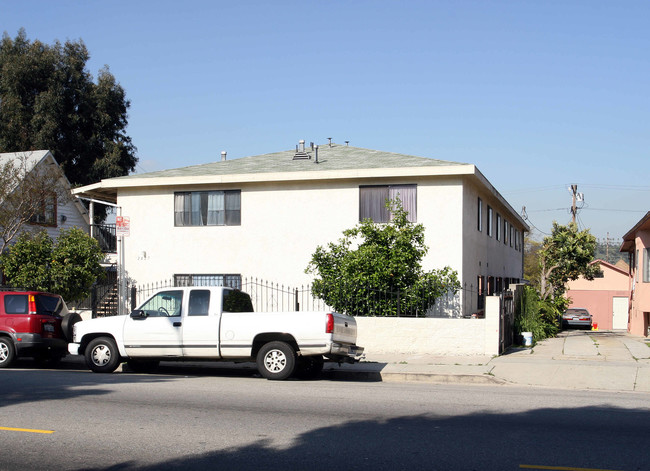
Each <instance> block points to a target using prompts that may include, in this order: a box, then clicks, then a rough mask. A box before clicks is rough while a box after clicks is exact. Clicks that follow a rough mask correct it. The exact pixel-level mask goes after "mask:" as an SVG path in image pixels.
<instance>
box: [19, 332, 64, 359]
mask: <svg viewBox="0 0 650 471" xmlns="http://www.w3.org/2000/svg"><path fill="white" fill-rule="evenodd" d="M14 345H16V354H17V355H18V356H26V357H28V356H32V355H42V354H51V355H56V356H65V355H66V354H67V353H68V342H67V341H65V340H64V339H48V338H43V337H41V336H40V335H39V334H28V333H24V334H21V333H18V334H14Z"/></svg>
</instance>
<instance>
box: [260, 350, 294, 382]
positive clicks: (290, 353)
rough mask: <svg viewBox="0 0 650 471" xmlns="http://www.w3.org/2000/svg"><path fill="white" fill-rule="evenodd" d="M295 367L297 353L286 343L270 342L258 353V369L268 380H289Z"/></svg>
mask: <svg viewBox="0 0 650 471" xmlns="http://www.w3.org/2000/svg"><path fill="white" fill-rule="evenodd" d="M295 367H296V352H295V350H294V349H293V348H292V347H291V345H289V344H288V343H286V342H278V341H275V342H269V343H267V344H266V345H264V346H263V347H262V348H261V349H260V351H259V352H258V353H257V369H258V371H259V372H260V374H261V375H262V376H263V377H265V378H266V379H272V380H283V379H287V378H288V377H289V376H291V374H292V373H293V371H294V369H295Z"/></svg>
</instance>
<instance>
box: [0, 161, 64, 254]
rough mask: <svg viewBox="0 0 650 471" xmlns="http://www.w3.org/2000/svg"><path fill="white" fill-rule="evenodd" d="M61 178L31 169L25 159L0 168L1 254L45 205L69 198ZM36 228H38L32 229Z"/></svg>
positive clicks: (46, 169)
mask: <svg viewBox="0 0 650 471" xmlns="http://www.w3.org/2000/svg"><path fill="white" fill-rule="evenodd" d="M61 178H63V175H62V174H61V173H60V172H58V171H56V172H55V171H52V169H51V168H48V167H43V166H41V167H39V166H36V167H34V168H30V166H29V163H28V159H27V157H26V156H25V157H22V158H19V159H16V160H14V161H7V162H5V163H4V164H2V165H0V253H2V252H3V251H4V249H5V247H6V246H7V245H8V244H10V243H11V242H12V241H13V240H14V239H15V238H16V236H17V235H18V233H19V232H21V231H22V230H24V229H25V227H26V226H27V225H28V223H29V222H30V221H32V220H33V218H34V217H35V216H36V215H38V214H42V213H43V211H44V207H45V205H48V204H52V205H53V204H56V203H57V202H58V203H59V204H63V203H65V201H67V200H68V199H69V198H70V195H69V194H68V192H67V191H65V190H64V188H65V187H64V186H62V185H60V184H59V180H60V179H61ZM34 227H37V226H34Z"/></svg>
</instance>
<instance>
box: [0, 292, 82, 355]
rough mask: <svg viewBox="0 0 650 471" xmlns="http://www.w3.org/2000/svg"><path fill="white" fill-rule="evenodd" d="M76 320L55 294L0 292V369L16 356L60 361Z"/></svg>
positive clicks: (65, 351)
mask: <svg viewBox="0 0 650 471" xmlns="http://www.w3.org/2000/svg"><path fill="white" fill-rule="evenodd" d="M79 320H81V317H80V316H79V314H76V313H72V314H70V313H68V308H67V306H66V304H65V302H64V301H63V298H61V296H59V295H57V294H50V293H43V292H40V291H0V368H6V367H8V366H11V364H12V363H13V362H14V360H15V359H16V358H17V357H33V358H35V359H36V360H39V361H48V362H52V363H54V362H56V361H58V360H60V359H61V358H63V357H64V356H65V355H66V354H67V352H68V341H69V340H70V339H72V326H73V325H74V324H75V323H76V322H78V321H79Z"/></svg>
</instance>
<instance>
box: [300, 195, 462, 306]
mask: <svg viewBox="0 0 650 471" xmlns="http://www.w3.org/2000/svg"><path fill="white" fill-rule="evenodd" d="M387 204H388V206H389V209H390V211H391V213H392V214H393V219H392V221H391V223H389V224H375V223H374V222H373V221H372V220H370V219H366V220H364V221H363V222H361V223H359V224H358V225H357V226H355V227H354V228H352V229H348V230H345V231H343V238H341V239H339V241H338V243H329V244H328V245H327V248H324V247H322V246H318V247H317V248H316V252H314V254H313V255H312V259H311V262H310V263H309V265H308V267H307V269H306V270H305V271H306V272H307V273H310V274H314V275H315V276H316V279H315V280H314V282H313V285H312V293H313V294H314V296H317V297H319V298H321V299H323V300H324V301H325V302H326V303H327V304H328V305H330V306H332V307H333V308H334V309H335V310H337V311H339V312H345V313H348V314H351V315H355V316H372V315H376V316H386V315H399V314H404V313H407V312H408V313H409V314H410V315H424V313H425V312H426V309H427V308H429V307H430V306H431V305H432V304H433V302H434V301H435V299H436V298H438V297H440V296H441V295H443V294H445V293H447V292H448V291H453V292H455V291H456V290H458V289H459V287H460V284H459V282H458V277H457V273H456V272H455V271H453V270H451V269H450V268H449V267H446V268H443V269H441V270H434V271H431V272H427V273H425V272H424V271H423V270H422V266H421V260H422V258H423V257H424V256H425V255H426V253H427V251H428V248H427V247H426V245H425V244H424V226H423V225H422V224H413V223H411V222H409V220H408V218H407V215H408V213H407V212H406V211H405V210H404V209H403V208H402V205H401V203H400V202H399V200H397V201H395V202H392V203H387Z"/></svg>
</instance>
